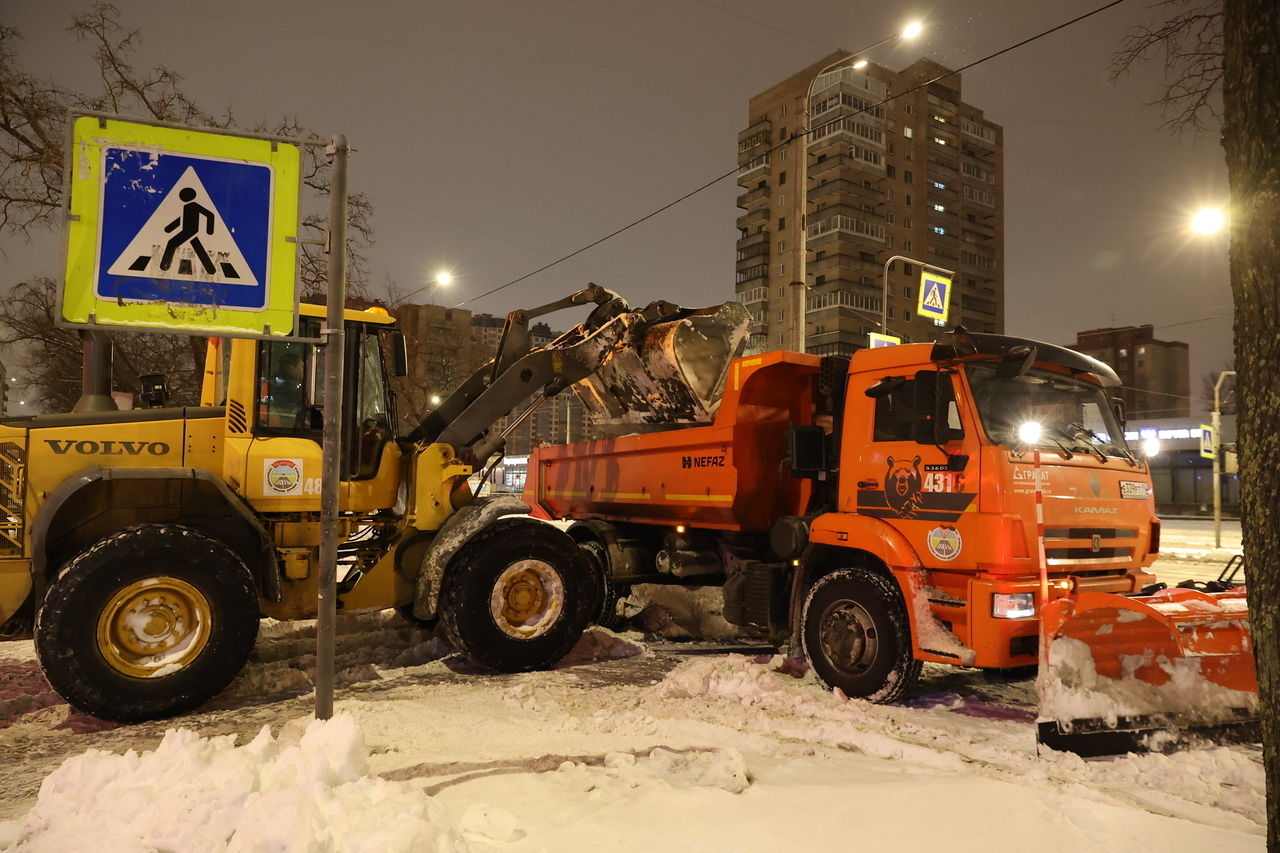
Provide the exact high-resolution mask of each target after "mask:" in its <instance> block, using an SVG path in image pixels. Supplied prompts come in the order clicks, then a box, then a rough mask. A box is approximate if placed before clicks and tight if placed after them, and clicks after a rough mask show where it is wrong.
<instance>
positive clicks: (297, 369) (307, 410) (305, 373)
mask: <svg viewBox="0 0 1280 853" xmlns="http://www.w3.org/2000/svg"><path fill="white" fill-rule="evenodd" d="M308 319H310V318H308ZM303 333H304V334H307V330H305V329H304V331H303ZM310 333H311V334H315V330H311V332H310ZM321 363H322V358H321V356H320V348H319V347H318V346H316V345H315V344H304V343H299V342H297V341H264V342H263V343H262V344H260V345H259V348H258V404H257V426H258V431H259V432H261V433H264V434H266V435H307V436H312V435H318V434H319V432H320V431H321V429H322V426H323V418H322V411H323V406H324V400H323V387H322V383H321V382H320V365H321Z"/></svg>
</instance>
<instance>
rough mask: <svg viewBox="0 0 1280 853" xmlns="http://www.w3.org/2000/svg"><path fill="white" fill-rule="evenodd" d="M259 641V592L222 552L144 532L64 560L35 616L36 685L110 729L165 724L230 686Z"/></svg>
mask: <svg viewBox="0 0 1280 853" xmlns="http://www.w3.org/2000/svg"><path fill="white" fill-rule="evenodd" d="M257 634H258V593H257V590H256V588H255V586H254V582H253V577H252V576H251V575H250V574H249V570H248V569H247V568H245V565H244V563H243V562H242V561H241V560H240V558H239V557H237V556H236V555H235V553H233V552H232V551H231V550H230V549H229V548H228V547H227V546H226V545H223V544H222V543H221V542H219V541H217V540H216V539H212V538H210V537H209V536H206V535H204V534H203V533H200V532H198V531H195V530H192V529H190V528H187V527H181V526H178V525H171V524H148V525H142V526H138V527H131V528H128V529H126V530H122V531H120V532H119V533H115V534H112V535H111V536H108V537H106V538H105V539H101V540H99V541H98V542H97V543H95V544H93V545H91V546H90V547H88V548H87V549H85V550H84V551H82V552H80V554H78V555H77V556H76V557H74V558H72V560H71V561H70V562H68V563H67V564H66V565H65V566H64V567H63V569H62V570H61V571H60V572H59V573H58V578H57V580H56V581H55V582H54V583H53V584H52V585H51V586H50V587H49V591H48V593H47V594H46V595H45V597H44V602H43V604H42V605H41V607H40V610H39V612H38V613H37V614H36V625H35V646H36V653H37V656H38V657H39V659H40V666H41V667H42V668H43V669H44V674H45V677H46V678H48V679H49V683H50V684H51V685H52V686H53V689H54V690H56V691H57V692H58V694H59V695H60V696H62V698H64V699H66V700H67V702H68V703H70V704H71V705H72V706H73V707H75V708H77V709H79V710H81V711H84V712H86V713H88V714H92V715H93V716H95V717H99V718H101V719H104V720H112V721H115V722H121V723H132V722H141V721H143V720H154V719H159V718H163V717H171V716H173V715H175V714H181V713H183V712H185V711H190V710H192V709H193V708H196V707H198V706H200V705H203V704H204V703H205V702H207V701H208V700H210V699H212V698H213V697H214V696H216V695H217V694H218V693H220V692H221V691H222V689H223V688H225V687H226V686H227V685H228V684H230V683H231V682H232V680H233V679H235V677H236V675H237V674H238V673H239V672H240V669H241V668H242V667H243V666H244V663H245V661H246V660H248V658H249V653H250V652H251V651H252V650H253V644H254V641H255V640H256V639H257Z"/></svg>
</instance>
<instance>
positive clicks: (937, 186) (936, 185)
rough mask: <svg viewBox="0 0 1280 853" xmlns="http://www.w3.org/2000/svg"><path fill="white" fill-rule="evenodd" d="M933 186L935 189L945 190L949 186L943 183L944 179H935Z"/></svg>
mask: <svg viewBox="0 0 1280 853" xmlns="http://www.w3.org/2000/svg"><path fill="white" fill-rule="evenodd" d="M933 187H934V189H938V190H945V189H946V188H947V185H946V184H944V183H942V181H934V182H933Z"/></svg>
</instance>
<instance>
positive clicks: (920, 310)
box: [916, 269, 954, 323]
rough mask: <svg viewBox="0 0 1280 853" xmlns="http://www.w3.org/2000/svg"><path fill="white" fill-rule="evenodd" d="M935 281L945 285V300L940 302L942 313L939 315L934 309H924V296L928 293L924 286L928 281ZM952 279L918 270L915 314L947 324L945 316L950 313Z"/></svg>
mask: <svg viewBox="0 0 1280 853" xmlns="http://www.w3.org/2000/svg"><path fill="white" fill-rule="evenodd" d="M931 279H932V280H933V281H937V282H940V283H942V284H945V285H946V288H947V298H946V299H944V300H943V302H942V313H941V314H939V313H938V312H937V310H936V309H934V308H926V307H925V305H924V295H925V293H926V292H928V289H927V287H926V284H927V282H928V281H929V280H931ZM953 281H954V279H952V278H951V277H950V276H945V275H941V274H940V273H936V272H929V271H928V270H923V269H922V270H920V298H919V299H917V300H916V313H917V314H919V315H921V316H923V317H930V318H932V319H934V320H938V321H939V322H942V323H945V322H947V315H948V314H949V313H950V312H951V285H952V282H953Z"/></svg>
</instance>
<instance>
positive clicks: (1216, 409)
mask: <svg viewBox="0 0 1280 853" xmlns="http://www.w3.org/2000/svg"><path fill="white" fill-rule="evenodd" d="M1235 375H1236V372H1235V371H1234V370H1224V371H1222V372H1221V373H1219V374H1218V381H1217V382H1215V383H1213V547H1215V548H1221V547H1222V450H1221V448H1222V380H1224V379H1226V378H1227V377H1228V376H1235Z"/></svg>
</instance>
